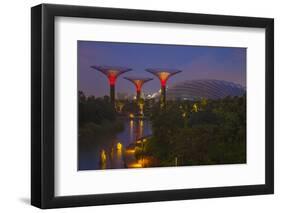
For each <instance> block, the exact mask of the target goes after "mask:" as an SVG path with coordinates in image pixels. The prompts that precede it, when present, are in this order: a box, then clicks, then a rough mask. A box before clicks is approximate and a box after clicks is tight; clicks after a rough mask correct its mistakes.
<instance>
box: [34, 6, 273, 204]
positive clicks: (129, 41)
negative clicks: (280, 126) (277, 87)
mask: <svg viewBox="0 0 281 213" xmlns="http://www.w3.org/2000/svg"><path fill="white" fill-rule="evenodd" d="M31 14H32V16H31V17H32V20H31V26H32V30H31V39H32V42H31V43H32V47H31V48H32V55H31V57H32V67H31V72H32V140H31V148H32V150H31V152H32V156H31V170H32V171H31V203H32V205H34V206H37V207H40V208H59V207H74V206H89V205H104V204H120V203H136V202H152V201H168V200H180V199H196V198H214V197H226V196H243V195H259V194H272V193H273V191H274V160H273V159H274V152H273V139H274V21H273V19H270V18H254V17H238V16H221V15H207V14H191V13H176V12H164V11H146V10H128V9H112V8H99V7H85V6H66V5H50V4H42V5H38V6H35V7H33V8H32V9H31Z"/></svg>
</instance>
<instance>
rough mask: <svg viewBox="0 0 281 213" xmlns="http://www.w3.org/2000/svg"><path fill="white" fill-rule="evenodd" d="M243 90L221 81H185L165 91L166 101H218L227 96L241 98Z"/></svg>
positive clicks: (235, 85)
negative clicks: (204, 99)
mask: <svg viewBox="0 0 281 213" xmlns="http://www.w3.org/2000/svg"><path fill="white" fill-rule="evenodd" d="M245 92H246V90H245V88H244V87H242V86H241V85H239V84H235V83H232V82H228V81H222V80H187V81H184V82H182V83H178V84H176V85H174V86H173V87H171V88H170V89H169V90H167V99H168V100H200V99H202V98H206V99H220V98H224V97H227V96H242V95H243V94H244V93H245Z"/></svg>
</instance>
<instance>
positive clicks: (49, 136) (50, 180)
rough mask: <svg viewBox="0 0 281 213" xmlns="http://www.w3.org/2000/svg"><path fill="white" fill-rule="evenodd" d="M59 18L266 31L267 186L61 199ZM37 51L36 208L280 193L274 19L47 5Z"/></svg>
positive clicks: (37, 20)
mask: <svg viewBox="0 0 281 213" xmlns="http://www.w3.org/2000/svg"><path fill="white" fill-rule="evenodd" d="M58 16H64V17H81V18H100V19H115V20H132V21H147V22H162V23H182V24H200V25H218V26H237V27H251V28H264V29H265V32H266V41H265V43H266V48H265V51H266V53H265V61H266V64H265V72H266V73H265V76H266V77H265V84H266V110H265V111H266V112H265V113H266V124H265V125H266V128H265V131H266V136H265V161H266V162H265V184H261V185H246V186H225V187H214V188H198V189H179V190H164V191H145V192H130V193H112V194H96V195H78V196H76V195H75V196H74V195H73V196H61V197H56V196H55V195H54V189H55V182H54V178H55V171H54V163H55V161H54V157H55V156H54V147H55V146H54V141H55V140H54V132H55V129H54V128H55V127H54V122H55V114H54V113H55V110H54V109H55V108H54V104H55V100H54V92H55V87H54V86H55V85H54V78H55V75H54V72H55V69H54V59H55V58H54V50H55V47H54V21H55V17H58ZM31 52H32V53H31V90H32V91H31V97H32V100H31V114H32V115H31V123H32V124H31V131H32V132H31V204H32V205H34V206H36V207H39V208H42V209H46V208H60V207H76V206H91V205H105V204H121V203H137V202H153V201H169V200H182V199H197V198H217V197H228V196H245V195H260V194H272V193H274V150H273V149H274V20H273V19H270V18H254V17H240V16H222V15H207V14H193V13H178V12H164V11H147V10H129V9H112V8H102V7H86V6H67V5H53V4H41V5H38V6H35V7H32V9H31Z"/></svg>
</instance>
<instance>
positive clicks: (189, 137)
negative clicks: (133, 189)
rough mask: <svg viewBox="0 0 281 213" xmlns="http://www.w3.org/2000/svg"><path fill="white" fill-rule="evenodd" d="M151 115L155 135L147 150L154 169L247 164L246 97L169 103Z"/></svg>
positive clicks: (145, 150)
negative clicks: (156, 167) (175, 166)
mask: <svg viewBox="0 0 281 213" xmlns="http://www.w3.org/2000/svg"><path fill="white" fill-rule="evenodd" d="M151 114H152V115H151V122H152V130H153V136H152V137H151V138H150V139H149V141H148V143H146V146H145V147H144V153H145V155H146V156H147V157H150V158H153V159H154V163H153V164H154V165H151V166H174V165H179V166H180V165H205V164H228V163H229V164H230V163H231V164H233V163H245V162H246V95H244V96H243V97H226V98H224V99H220V100H205V99H203V100H201V101H200V102H192V101H178V102H176V101H175V102H168V103H167V106H166V108H165V109H159V107H157V106H155V108H154V110H153V111H152V113H151Z"/></svg>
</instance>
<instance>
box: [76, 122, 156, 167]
mask: <svg viewBox="0 0 281 213" xmlns="http://www.w3.org/2000/svg"><path fill="white" fill-rule="evenodd" d="M124 125H125V128H124V130H123V131H122V132H120V133H118V134H117V135H111V136H110V135H106V136H105V137H104V138H103V139H99V140H97V139H94V138H91V139H87V141H85V140H86V139H84V141H83V140H82V139H81V138H79V143H78V144H79V150H78V152H79V153H78V166H79V168H78V169H79V170H93V169H117V168H124V167H125V165H124V153H125V149H126V146H128V145H129V144H131V143H133V142H135V141H136V140H137V139H138V138H140V137H144V136H147V135H150V134H151V125H150V123H149V121H148V120H145V119H144V120H142V119H134V120H124Z"/></svg>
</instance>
